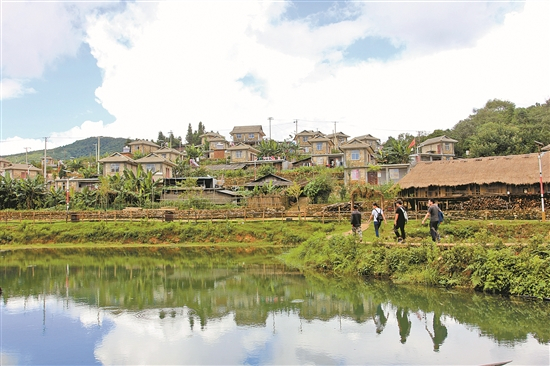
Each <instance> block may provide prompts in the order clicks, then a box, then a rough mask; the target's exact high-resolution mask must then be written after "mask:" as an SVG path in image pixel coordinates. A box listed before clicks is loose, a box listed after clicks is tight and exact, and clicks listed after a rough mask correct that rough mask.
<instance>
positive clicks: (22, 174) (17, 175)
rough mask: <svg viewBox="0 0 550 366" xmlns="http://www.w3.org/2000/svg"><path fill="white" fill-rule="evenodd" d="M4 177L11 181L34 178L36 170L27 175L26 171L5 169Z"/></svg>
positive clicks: (36, 173)
mask: <svg viewBox="0 0 550 366" xmlns="http://www.w3.org/2000/svg"><path fill="white" fill-rule="evenodd" d="M4 174H5V175H7V176H9V177H10V178H12V179H27V178H36V176H37V175H38V172H37V171H36V170H30V171H29V172H28V174H27V170H26V169H25V170H20V169H6V170H5V173H4Z"/></svg>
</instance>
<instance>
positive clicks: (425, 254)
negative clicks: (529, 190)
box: [0, 220, 550, 299]
mask: <svg viewBox="0 0 550 366" xmlns="http://www.w3.org/2000/svg"><path fill="white" fill-rule="evenodd" d="M390 229H391V227H390V225H383V226H382V229H381V230H382V231H381V237H380V239H377V238H375V236H374V230H373V229H372V228H368V229H367V230H366V231H365V233H364V241H363V242H362V243H361V242H359V241H358V240H357V238H356V237H355V236H353V235H347V236H345V235H343V233H344V232H346V231H348V230H349V224H348V223H347V221H342V222H330V223H325V224H323V223H321V222H317V221H298V220H293V221H280V220H270V221H260V220H259V221H247V222H244V221H239V220H234V221H231V220H227V221H218V222H210V221H199V222H168V223H167V222H159V221H153V220H141V221H135V222H68V223H65V222H54V223H47V222H35V223H33V222H26V221H23V222H8V223H2V224H0V245H1V249H2V250H3V251H6V250H10V251H12V250H22V249H37V248H41V249H50V250H54V249H56V248H70V249H68V250H88V249H89V250H92V249H93V248H98V247H101V248H112V250H119V249H120V248H124V247H130V246H132V247H135V246H148V247H150V246H154V247H158V248H159V250H160V249H161V248H168V249H169V250H173V251H176V252H181V251H188V252H189V253H190V254H193V255H206V256H207V255H210V254H213V253H217V254H226V255H227V256H228V257H232V256H239V255H249V254H254V256H259V257H261V258H266V257H277V258H278V259H279V260H282V261H283V262H284V263H286V264H287V265H290V266H293V267H297V268H299V269H301V270H303V271H315V272H323V273H325V274H328V275H337V276H339V275H346V276H348V275H352V276H353V275H360V276H364V277H367V278H382V279H389V280H392V281H393V282H396V283H411V284H424V285H428V286H441V287H460V288H468V289H474V290H479V291H484V292H490V293H500V294H504V295H514V296H526V297H533V298H540V299H550V246H549V245H548V236H549V235H550V224H549V223H547V222H535V221H523V220H511V221H506V220H495V221H480V220H475V221H474V220H462V221H450V220H449V221H448V222H445V223H444V224H443V225H442V226H441V228H440V233H441V235H442V241H441V244H439V245H436V244H434V243H432V242H431V239H430V237H429V233H428V228H427V227H426V226H422V225H421V224H420V222H419V221H418V220H410V221H409V223H408V224H407V228H406V229H407V233H408V238H407V244H400V245H398V244H396V243H395V240H394V237H393V233H392V231H391V230H390ZM168 249H164V250H168ZM20 265H26V264H25V263H21V264H20Z"/></svg>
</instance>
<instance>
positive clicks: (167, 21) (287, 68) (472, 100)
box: [18, 1, 550, 152]
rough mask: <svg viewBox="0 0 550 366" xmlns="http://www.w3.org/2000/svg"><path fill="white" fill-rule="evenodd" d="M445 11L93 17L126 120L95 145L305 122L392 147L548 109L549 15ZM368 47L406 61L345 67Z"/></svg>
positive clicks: (252, 6)
mask: <svg viewBox="0 0 550 366" xmlns="http://www.w3.org/2000/svg"><path fill="white" fill-rule="evenodd" d="M444 5H448V6H443V5H442V4H434V3H418V4H411V5H409V4H403V3H397V4H394V3H389V4H386V3H368V4H366V5H365V7H364V9H363V15H362V16H359V17H358V18H356V19H355V20H346V21H342V22H339V23H331V24H328V25H325V26H312V25H311V24H307V23H306V22H305V21H297V20H293V21H290V22H289V21H285V20H284V18H282V14H283V12H284V10H285V7H286V6H288V4H285V3H278V2H275V3H267V2H258V3H256V2H161V3H158V4H156V3H154V4H151V3H132V4H129V5H128V6H127V7H126V9H125V11H124V12H120V13H117V14H114V15H113V14H110V13H102V14H96V15H94V16H93V17H92V16H91V17H89V18H88V22H87V23H86V24H88V27H87V28H86V41H87V42H88V43H89V44H90V48H91V49H92V53H93V55H94V56H95V57H96V58H97V60H98V65H99V67H100V68H101V69H102V71H103V73H104V81H103V84H102V86H101V87H100V88H98V90H97V91H96V95H97V98H98V99H99V100H100V101H101V103H102V105H103V106H104V107H105V108H106V109H107V110H108V111H109V112H110V113H111V114H112V115H113V116H115V118H116V121H115V122H114V123H112V124H106V125H101V123H99V122H97V124H96V125H94V126H95V127H94V129H93V131H94V135H102V136H113V137H132V138H137V137H139V138H154V137H156V135H157V133H158V132H159V131H163V132H164V133H167V132H168V131H169V130H172V131H174V133H175V134H176V135H185V132H186V130H187V125H188V124H189V123H191V124H192V125H193V127H194V128H196V126H197V123H198V122H199V121H202V122H203V123H204V124H205V126H206V128H207V129H208V130H214V131H219V132H220V133H222V134H224V135H225V136H226V137H227V138H229V134H228V133H229V131H230V130H231V129H232V127H233V126H235V125H247V124H262V125H263V126H264V131H265V132H266V133H268V123H267V118H268V117H274V118H275V119H274V122H273V125H272V131H273V136H272V137H273V138H275V139H283V138H286V137H288V135H289V134H291V133H293V132H294V131H295V125H294V124H293V123H292V121H293V120H294V119H298V120H299V130H303V129H315V128H318V129H320V130H321V131H324V132H327V133H328V132H332V129H333V128H334V123H333V121H338V124H337V129H338V130H339V131H343V132H345V133H347V134H348V135H352V136H357V135H361V134H366V133H370V134H372V135H374V136H377V137H379V138H381V139H382V140H385V139H386V138H387V137H388V136H390V135H392V136H396V135H397V134H399V133H401V132H409V133H415V131H419V130H421V131H432V130H434V129H437V128H443V129H444V128H451V127H452V126H453V125H454V124H456V123H457V122H458V121H460V120H461V119H464V118H466V117H468V115H469V114H470V113H471V111H472V109H473V108H480V107H482V106H483V105H484V104H485V102H486V101H487V100H489V99H494V98H500V99H506V100H509V101H511V102H514V103H516V104H517V105H518V106H528V105H532V104H534V103H535V102H544V100H546V99H548V98H550V70H549V66H548V65H550V46H549V45H550V9H549V8H550V5H549V3H548V2H536V1H528V2H526V3H525V6H524V7H523V8H522V7H518V8H517V12H509V9H510V8H509V7H508V5H502V4H500V3H499V4H496V3H483V4H478V3H460V2H459V3H450V4H444ZM512 6H517V5H514V4H513V5H512ZM506 11H508V13H507V15H505V16H504V14H505V13H506ZM366 35H371V36H380V37H387V38H390V39H392V40H393V41H394V42H395V43H396V44H403V45H405V47H406V52H405V53H404V54H403V55H402V57H401V58H400V59H396V60H392V61H388V62H385V63H382V62H377V61H372V60H371V61H365V62H362V63H357V64H354V65H350V64H349V63H346V62H341V61H342V54H341V53H340V51H341V50H342V49H344V48H345V47H346V46H347V45H349V44H351V43H352V42H354V40H356V39H358V38H361V37H364V36H366ZM327 60H328V61H327ZM246 75H252V76H253V77H254V78H256V79H257V80H261V82H262V93H256V92H255V91H254V90H255V89H254V88H248V87H246V86H245V85H243V84H242V83H241V82H240V81H239V79H242V78H243V77H244V76H246ZM313 120H318V121H323V122H318V123H312V122H308V121H313ZM88 123H89V122H88ZM99 127H101V131H98V132H95V131H97V128H99ZM84 131H90V133H91V130H88V127H87V126H84V125H82V126H80V130H78V129H77V130H71V131H67V132H65V133H64V134H65V137H68V136H70V135H71V134H73V135H74V136H79V138H81V136H82V134H83V133H85V132H84ZM75 139H76V138H75ZM67 143H68V142H67ZM19 150H20V149H19ZM18 152H19V151H18Z"/></svg>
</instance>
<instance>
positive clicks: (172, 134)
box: [168, 130, 174, 149]
mask: <svg viewBox="0 0 550 366" xmlns="http://www.w3.org/2000/svg"><path fill="white" fill-rule="evenodd" d="M168 133H169V134H170V145H169V146H168V147H169V148H170V149H171V148H172V136H174V133H173V132H172V130H170V131H168Z"/></svg>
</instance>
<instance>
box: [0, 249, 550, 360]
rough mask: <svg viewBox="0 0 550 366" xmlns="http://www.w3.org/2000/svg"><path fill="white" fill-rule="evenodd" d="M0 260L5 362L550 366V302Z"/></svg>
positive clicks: (191, 268) (52, 258)
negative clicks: (504, 365)
mask: <svg viewBox="0 0 550 366" xmlns="http://www.w3.org/2000/svg"><path fill="white" fill-rule="evenodd" d="M3 254H4V257H3V258H2V259H3V261H2V264H3V267H2V285H1V286H2V288H3V289H4V294H3V296H2V309H1V311H2V312H1V315H2V333H3V334H4V337H3V338H2V355H1V357H2V360H1V361H3V362H2V364H7V363H12V361H15V363H18V364H60V363H64V364H93V363H101V364H396V363H397V364H482V363H490V362H496V361H504V360H514V362H513V363H512V364H529V365H533V364H544V365H546V364H548V363H549V355H548V345H549V339H550V329H549V327H548V326H547V320H548V319H549V315H550V304H548V303H542V302H526V301H521V302H520V301H512V300H509V299H504V298H501V297H495V296H484V295H480V294H472V293H461V292H456V291H455V292H449V291H441V290H436V289H427V288H405V287H400V286H394V285H390V284H388V283H385V282H371V283H370V282H369V283H364V282H362V281H358V280H341V279H340V280H334V279H333V280H329V279H326V278H323V277H318V276H308V277H303V276H302V275H301V274H299V273H297V272H296V271H292V270H289V269H288V268H286V267H284V266H283V265H280V264H266V265H264V264H244V263H243V262H242V259H238V258H235V259H231V258H229V259H228V258H227V257H224V258H211V257H208V256H207V258H204V257H203V256H200V257H193V256H189V255H186V253H180V252H179V251H175V250H174V249H164V250H161V249H154V250H147V251H145V250H144V249H139V250H136V251H130V250H126V251H120V252H118V251H117V252H115V253H113V252H112V250H111V251H109V253H105V252H102V251H99V250H98V251H93V252H84V253H83V252H78V253H74V252H71V251H68V252H59V251H55V252H53V251H42V252H13V253H10V252H4V253H3ZM107 254H108V255H107ZM6 335H9V337H8V336H6ZM465 350H467V351H466V352H465Z"/></svg>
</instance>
